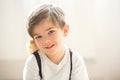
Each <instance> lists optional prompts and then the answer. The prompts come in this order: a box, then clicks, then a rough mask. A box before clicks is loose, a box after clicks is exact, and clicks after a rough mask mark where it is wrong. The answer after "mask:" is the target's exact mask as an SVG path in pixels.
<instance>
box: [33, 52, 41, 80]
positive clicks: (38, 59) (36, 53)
mask: <svg viewBox="0 0 120 80" xmlns="http://www.w3.org/2000/svg"><path fill="white" fill-rule="evenodd" d="M33 54H34V56H35V57H36V60H37V63H38V67H39V75H40V77H41V79H42V69H41V67H42V66H41V58H40V56H39V54H38V52H37V51H35V52H34V53H33Z"/></svg>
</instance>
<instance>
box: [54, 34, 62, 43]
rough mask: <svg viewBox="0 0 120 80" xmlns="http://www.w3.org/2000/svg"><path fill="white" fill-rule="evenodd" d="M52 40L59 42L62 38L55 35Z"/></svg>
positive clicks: (59, 35)
mask: <svg viewBox="0 0 120 80" xmlns="http://www.w3.org/2000/svg"><path fill="white" fill-rule="evenodd" d="M52 38H53V39H54V41H56V42H61V40H62V39H63V36H62V35H61V34H55V35H54V36H53V37H52Z"/></svg>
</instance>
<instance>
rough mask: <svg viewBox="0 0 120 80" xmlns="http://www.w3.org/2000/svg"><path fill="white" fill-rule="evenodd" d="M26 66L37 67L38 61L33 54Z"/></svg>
mask: <svg viewBox="0 0 120 80" xmlns="http://www.w3.org/2000/svg"><path fill="white" fill-rule="evenodd" d="M25 66H27V67H31V68H33V67H35V66H37V61H36V58H35V56H34V55H33V54H31V55H29V56H28V58H27V60H26V62H25Z"/></svg>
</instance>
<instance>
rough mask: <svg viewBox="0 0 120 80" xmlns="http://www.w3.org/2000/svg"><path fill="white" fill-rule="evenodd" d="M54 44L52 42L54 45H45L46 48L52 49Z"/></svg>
mask: <svg viewBox="0 0 120 80" xmlns="http://www.w3.org/2000/svg"><path fill="white" fill-rule="evenodd" d="M54 45H55V44H52V45H50V46H47V47H45V48H46V49H51V48H53V47H54Z"/></svg>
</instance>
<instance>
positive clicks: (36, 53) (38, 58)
mask: <svg viewBox="0 0 120 80" xmlns="http://www.w3.org/2000/svg"><path fill="white" fill-rule="evenodd" d="M69 53H70V75H69V80H71V74H72V51H71V50H70V49H69ZM33 54H34V56H35V58H36V60H37V63H38V67H39V75H40V77H41V79H42V66H41V58H40V55H39V54H38V52H37V51H35V52H34V53H33Z"/></svg>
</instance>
